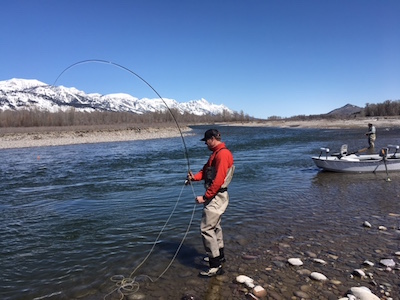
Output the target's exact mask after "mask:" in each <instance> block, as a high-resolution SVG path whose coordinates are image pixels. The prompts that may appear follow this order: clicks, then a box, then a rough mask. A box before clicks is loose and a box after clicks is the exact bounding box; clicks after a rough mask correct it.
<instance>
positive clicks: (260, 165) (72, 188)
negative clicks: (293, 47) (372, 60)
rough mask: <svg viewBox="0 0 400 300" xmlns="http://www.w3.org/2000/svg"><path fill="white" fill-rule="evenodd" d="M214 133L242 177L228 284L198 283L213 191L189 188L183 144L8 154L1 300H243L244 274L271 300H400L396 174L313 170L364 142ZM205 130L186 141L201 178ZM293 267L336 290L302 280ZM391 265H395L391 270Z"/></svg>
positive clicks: (390, 137) (359, 134) (0, 223)
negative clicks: (319, 159)
mask: <svg viewBox="0 0 400 300" xmlns="http://www.w3.org/2000/svg"><path fill="white" fill-rule="evenodd" d="M217 128H218V129H220V131H221V133H222V137H223V141H225V142H226V144H227V146H228V148H230V149H231V151H232V152H233V154H234V158H235V165H236V172H235V176H234V179H233V181H232V183H231V185H230V187H229V192H230V197H231V199H230V205H229V207H228V209H227V211H226V213H225V215H224V217H223V222H222V226H223V228H224V235H225V244H226V245H225V248H226V250H225V251H226V257H227V263H225V265H224V271H225V273H224V275H223V276H220V277H218V278H206V279H204V278H200V277H198V272H199V270H201V269H203V268H205V267H206V264H205V263H204V262H203V261H202V257H203V255H204V251H203V247H202V243H201V238H200V233H199V223H200V218H201V206H198V205H195V203H194V195H202V194H203V192H204V190H203V187H202V184H201V183H194V184H193V185H192V186H184V180H185V177H186V173H187V170H188V163H187V159H186V156H185V151H184V146H183V143H182V140H181V138H180V137H179V138H169V139H155V140H146V141H132V142H118V143H99V144H87V145H70V146H59V147H37V148H24V149H8V150H0V160H1V164H0V176H1V181H0V234H1V240H0V265H1V273H0V298H1V299H121V298H125V299H181V298H182V297H184V296H187V297H189V295H190V296H193V299H246V296H245V292H246V290H245V287H244V286H242V285H240V284H237V283H236V282H235V278H236V276H237V275H241V274H243V275H247V276H250V277H251V278H253V279H254V280H255V281H256V282H257V283H258V284H260V285H262V286H264V287H265V288H266V289H267V292H268V295H269V296H268V299H290V298H291V297H293V296H294V294H295V293H296V291H300V290H302V291H305V292H306V293H307V294H308V295H309V296H310V297H311V298H312V299H335V297H336V299H337V298H340V297H342V296H344V295H345V293H346V291H347V289H349V288H350V287H352V286H359V285H365V286H367V287H369V288H370V289H371V290H372V291H373V292H374V293H375V294H377V295H379V296H381V293H382V292H386V293H387V294H388V295H390V296H392V297H393V298H394V299H396V298H398V296H399V288H400V287H399V270H397V267H398V262H399V258H398V257H396V255H395V252H396V251H400V232H399V226H400V189H399V181H400V176H399V174H398V173H392V174H389V176H390V179H391V181H387V180H386V174H385V173H377V174H373V173H372V174H336V173H329V172H321V171H319V170H318V169H317V168H316V167H315V166H314V164H313V162H312V160H311V156H312V155H318V154H319V148H320V147H329V148H331V149H332V150H337V151H338V150H339V149H340V146H341V145H342V144H343V143H347V144H348V145H349V151H350V152H351V151H356V150H357V149H361V148H363V147H365V146H366V143H367V141H366V137H365V131H366V130H363V129H351V130H350V129H349V130H325V129H300V128H289V129H280V128H265V127H234V126H225V127H218V126H217ZM206 129H208V127H202V126H198V127H193V134H190V135H188V136H185V143H186V146H187V149H188V159H189V163H190V168H191V169H192V170H193V171H197V170H199V169H200V168H201V167H202V165H203V164H204V163H205V162H206V160H207V158H208V156H209V154H210V152H209V150H208V149H207V148H206V146H205V145H204V143H203V142H201V141H199V139H200V138H202V135H203V133H204V131H205V130H206ZM399 134H400V131H399V130H398V129H390V128H378V139H377V143H376V145H377V148H380V147H384V146H386V145H388V144H400V140H399ZM365 221H368V222H369V223H371V225H372V227H371V228H367V227H365V226H363V223H364V222H365ZM379 226H385V227H386V230H379V229H378V227H379ZM314 256H315V257H317V258H320V259H323V260H324V261H325V262H326V264H319V263H315V262H314V261H313V257H314ZM291 257H297V258H300V259H301V260H302V261H303V262H304V265H303V266H302V267H301V268H303V269H308V270H310V271H316V272H320V273H322V274H324V275H325V276H327V277H328V279H330V281H327V282H324V283H320V282H314V281H312V280H310V279H309V278H308V276H306V275H304V274H303V275H301V274H299V273H298V272H297V271H298V269H299V268H298V267H292V266H290V265H289V264H288V263H287V259H288V258H291ZM383 258H389V259H393V260H394V261H395V262H396V263H397V267H395V268H392V270H385V268H384V267H382V266H381V265H380V264H379V261H380V260H381V259H383ZM365 260H369V261H371V262H373V263H374V264H375V265H374V266H373V267H369V268H368V269H366V268H365V269H364V270H365V272H366V273H371V275H373V278H371V277H369V278H359V277H357V276H353V275H352V272H353V270H354V269H358V268H364V265H363V262H364V261H365ZM129 278H132V279H135V281H134V283H132V284H125V285H124V287H125V290H123V289H121V285H120V282H118V281H119V280H121V279H126V280H129ZM332 280H334V281H332ZM128 283H129V282H128ZM129 289H130V291H127V290H129ZM122 293H124V294H122ZM124 295H125V296H124ZM299 299H300V298H299Z"/></svg>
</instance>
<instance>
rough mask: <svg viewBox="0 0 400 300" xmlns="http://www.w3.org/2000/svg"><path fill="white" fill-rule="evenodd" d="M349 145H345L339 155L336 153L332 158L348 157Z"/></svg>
mask: <svg viewBox="0 0 400 300" xmlns="http://www.w3.org/2000/svg"><path fill="white" fill-rule="evenodd" d="M347 154H348V153H347V144H343V145H342V147H340V152H339V153H334V154H332V156H336V157H337V158H339V159H341V158H343V157H345V156H347Z"/></svg>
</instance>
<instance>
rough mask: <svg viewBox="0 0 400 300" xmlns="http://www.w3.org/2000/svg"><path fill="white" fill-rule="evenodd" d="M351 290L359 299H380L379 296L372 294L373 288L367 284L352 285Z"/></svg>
mask: <svg viewBox="0 0 400 300" xmlns="http://www.w3.org/2000/svg"><path fill="white" fill-rule="evenodd" d="M350 292H351V293H352V294H353V295H354V296H355V297H356V299H359V300H380V298H379V297H377V296H376V295H374V294H372V292H371V290H370V289H369V288H367V287H365V286H361V287H358V286H357V287H352V288H351V289H350Z"/></svg>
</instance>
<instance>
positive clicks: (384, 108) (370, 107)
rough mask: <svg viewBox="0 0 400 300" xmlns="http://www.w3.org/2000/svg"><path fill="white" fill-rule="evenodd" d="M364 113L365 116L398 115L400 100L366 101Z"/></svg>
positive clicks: (399, 112) (399, 113)
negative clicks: (377, 102)
mask: <svg viewBox="0 0 400 300" xmlns="http://www.w3.org/2000/svg"><path fill="white" fill-rule="evenodd" d="M364 115H365V116H366V117H376V116H382V117H384V116H400V100H396V101H391V100H386V101H385V102H383V103H379V104H369V103H367V104H366V105H365V108H364Z"/></svg>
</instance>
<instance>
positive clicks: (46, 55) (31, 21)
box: [0, 0, 400, 118]
mask: <svg viewBox="0 0 400 300" xmlns="http://www.w3.org/2000/svg"><path fill="white" fill-rule="evenodd" d="M399 15H400V1H397V0H384V1H372V0H354V1H352V0H334V1H333V0H332V1H324V0H320V1H315V0H309V1H308V0H304V1H302V0H295V1H284V0H282V1H277V0H276V1H274V0H270V1H269V0H243V1H237V0H224V1H218V0H201V1H194V0H185V1H183V0H182V1H176V0H157V1H156V0H124V1H122V0H113V1H101V0H96V1H93V0H68V1H66V0H57V1H52V0H47V1H43V0H35V1H31V0H25V1H21V0H6V1H2V8H1V12H0V27H1V28H2V34H1V35H2V37H1V40H2V43H1V48H0V49H1V50H0V51H1V52H0V53H1V55H0V66H1V67H0V80H8V79H11V78H24V79H37V80H40V81H43V82H45V83H48V84H54V83H56V85H64V86H67V87H76V88H78V89H80V90H83V91H85V92H87V93H93V92H98V93H101V94H108V93H117V92H124V93H129V94H131V95H132V96H135V97H138V98H142V97H148V98H155V97H157V96H156V94H155V93H154V92H153V91H152V90H151V89H150V88H149V87H148V86H146V85H145V84H143V82H141V81H140V80H139V79H137V78H136V77H135V76H133V75H132V74H131V73H129V72H126V71H124V70H122V69H120V68H117V67H115V66H113V65H111V64H101V63H84V64H78V65H76V66H74V67H72V68H70V69H68V70H67V71H66V72H65V73H63V75H62V76H61V77H60V78H59V79H58V80H57V81H56V79H57V77H58V76H59V75H60V73H61V72H62V71H63V70H65V69H66V68H68V67H69V66H71V65H72V64H75V63H77V62H80V61H84V60H89V59H100V60H106V61H111V62H113V63H116V64H119V65H121V66H123V67H125V68H127V69H129V70H131V71H133V72H135V73H137V74H138V75H139V76H141V77H143V78H144V79H145V80H146V81H147V82H148V83H149V84H150V85H151V86H152V87H153V88H154V89H155V90H156V91H157V92H158V93H159V94H160V95H161V96H162V97H163V98H172V99H176V100H177V101H179V102H187V101H190V100H196V99H201V98H204V99H206V100H208V101H209V102H212V103H215V104H224V105H226V106H228V107H229V108H231V109H233V110H235V111H238V112H240V111H243V112H244V113H245V114H248V115H250V116H254V117H258V118H268V117H271V116H280V117H289V116H294V115H310V114H320V113H327V112H329V111H331V110H333V109H336V108H339V107H341V106H343V105H345V104H347V103H350V104H354V105H358V106H361V107H364V106H365V104H366V103H381V102H383V101H385V100H400V18H399Z"/></svg>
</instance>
